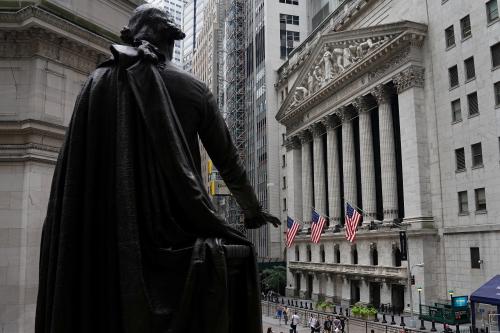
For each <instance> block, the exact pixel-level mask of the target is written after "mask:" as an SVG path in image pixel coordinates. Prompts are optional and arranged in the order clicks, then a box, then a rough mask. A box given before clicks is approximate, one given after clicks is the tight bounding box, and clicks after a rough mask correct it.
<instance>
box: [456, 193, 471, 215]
mask: <svg viewBox="0 0 500 333" xmlns="http://www.w3.org/2000/svg"><path fill="white" fill-rule="evenodd" d="M458 213H459V214H467V213H469V201H468V199H467V191H461V192H458Z"/></svg>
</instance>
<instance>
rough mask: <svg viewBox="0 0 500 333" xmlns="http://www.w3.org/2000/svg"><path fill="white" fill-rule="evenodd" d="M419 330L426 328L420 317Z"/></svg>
mask: <svg viewBox="0 0 500 333" xmlns="http://www.w3.org/2000/svg"><path fill="white" fill-rule="evenodd" d="M420 330H421V331H425V330H426V328H425V325H424V320H423V319H420Z"/></svg>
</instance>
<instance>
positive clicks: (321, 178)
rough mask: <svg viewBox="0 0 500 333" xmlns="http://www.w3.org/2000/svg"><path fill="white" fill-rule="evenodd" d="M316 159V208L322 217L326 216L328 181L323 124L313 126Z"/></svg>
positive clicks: (314, 156) (314, 155)
mask: <svg viewBox="0 0 500 333" xmlns="http://www.w3.org/2000/svg"><path fill="white" fill-rule="evenodd" d="M312 133H313V158H314V163H313V165H314V208H315V209H316V212H318V213H319V214H321V215H326V179H325V160H324V157H323V134H325V127H324V126H323V125H322V124H321V123H316V124H314V125H313V126H312Z"/></svg>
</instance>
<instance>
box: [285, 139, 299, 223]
mask: <svg viewBox="0 0 500 333" xmlns="http://www.w3.org/2000/svg"><path fill="white" fill-rule="evenodd" d="M285 146H286V163H287V166H286V176H287V189H286V192H287V198H288V212H289V215H290V217H292V218H293V219H296V220H298V221H299V222H302V220H303V215H302V152H301V149H300V141H299V138H298V137H297V136H293V137H290V138H288V139H287V140H286V142H285Z"/></svg>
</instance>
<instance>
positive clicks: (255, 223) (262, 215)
mask: <svg viewBox="0 0 500 333" xmlns="http://www.w3.org/2000/svg"><path fill="white" fill-rule="evenodd" d="M266 223H271V224H272V225H273V226H274V227H275V228H277V227H278V226H279V225H280V224H281V222H280V220H279V219H278V218H277V217H276V216H273V215H271V214H269V213H266V212H262V211H260V212H259V213H257V214H256V215H254V216H251V217H245V228H247V229H257V228H260V227H262V226H263V225H265V224H266Z"/></svg>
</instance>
